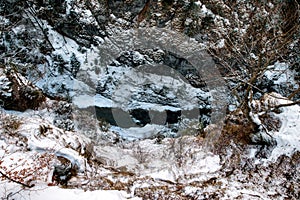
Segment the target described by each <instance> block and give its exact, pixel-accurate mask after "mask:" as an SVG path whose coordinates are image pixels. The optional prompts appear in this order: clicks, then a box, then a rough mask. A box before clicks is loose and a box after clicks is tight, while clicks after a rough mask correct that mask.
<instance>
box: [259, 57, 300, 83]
mask: <svg viewBox="0 0 300 200" xmlns="http://www.w3.org/2000/svg"><path fill="white" fill-rule="evenodd" d="M294 74H295V73H294V72H293V71H291V70H290V69H289V65H288V64H286V63H279V62H277V63H275V64H274V65H270V66H269V67H268V70H267V71H266V72H265V73H264V75H265V76H266V77H267V78H268V79H269V80H275V81H274V83H275V84H278V85H280V84H287V83H289V84H291V85H293V86H294V87H297V86H298V84H297V83H296V82H295V80H294ZM298 87H299V86H298ZM295 89H297V88H295Z"/></svg>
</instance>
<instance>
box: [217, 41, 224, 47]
mask: <svg viewBox="0 0 300 200" xmlns="http://www.w3.org/2000/svg"><path fill="white" fill-rule="evenodd" d="M224 46H225V39H221V40H219V41H218V44H217V48H223V47H224Z"/></svg>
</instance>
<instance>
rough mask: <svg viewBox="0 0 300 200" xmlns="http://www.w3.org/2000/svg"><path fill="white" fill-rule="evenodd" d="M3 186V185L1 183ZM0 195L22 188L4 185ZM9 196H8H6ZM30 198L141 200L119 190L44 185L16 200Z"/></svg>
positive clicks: (20, 194) (46, 199) (26, 191)
mask: <svg viewBox="0 0 300 200" xmlns="http://www.w3.org/2000/svg"><path fill="white" fill-rule="evenodd" d="M0 184H1V183H0ZM0 188H1V189H0V195H1V196H2V197H4V196H5V193H6V192H10V191H14V192H17V191H18V190H19V189H21V188H20V186H18V185H16V184H13V183H2V186H1V187H0ZM14 192H12V193H14ZM6 195H8V194H6ZM26 197H29V199H30V200H40V199H43V200H53V199H55V200H74V199H76V200H87V199H89V200H103V199H108V200H122V199H124V200H125V199H131V200H141V198H138V197H132V196H131V195H130V194H128V193H127V192H125V191H118V190H95V191H84V190H81V189H64V188H60V187H57V186H54V187H46V186H43V185H40V186H36V187H34V188H33V189H24V190H21V191H20V192H19V193H16V194H15V195H14V196H13V198H14V199H24V198H25V199H26Z"/></svg>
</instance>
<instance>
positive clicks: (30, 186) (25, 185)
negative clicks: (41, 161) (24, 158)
mask: <svg viewBox="0 0 300 200" xmlns="http://www.w3.org/2000/svg"><path fill="white" fill-rule="evenodd" d="M0 174H1V175H2V176H3V177H4V178H6V179H8V180H9V181H11V182H14V183H17V184H20V185H22V186H23V187H26V188H32V187H34V184H31V185H28V184H25V183H22V182H20V181H18V180H15V179H12V178H10V177H9V176H7V175H6V174H5V173H3V172H2V171H0Z"/></svg>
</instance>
